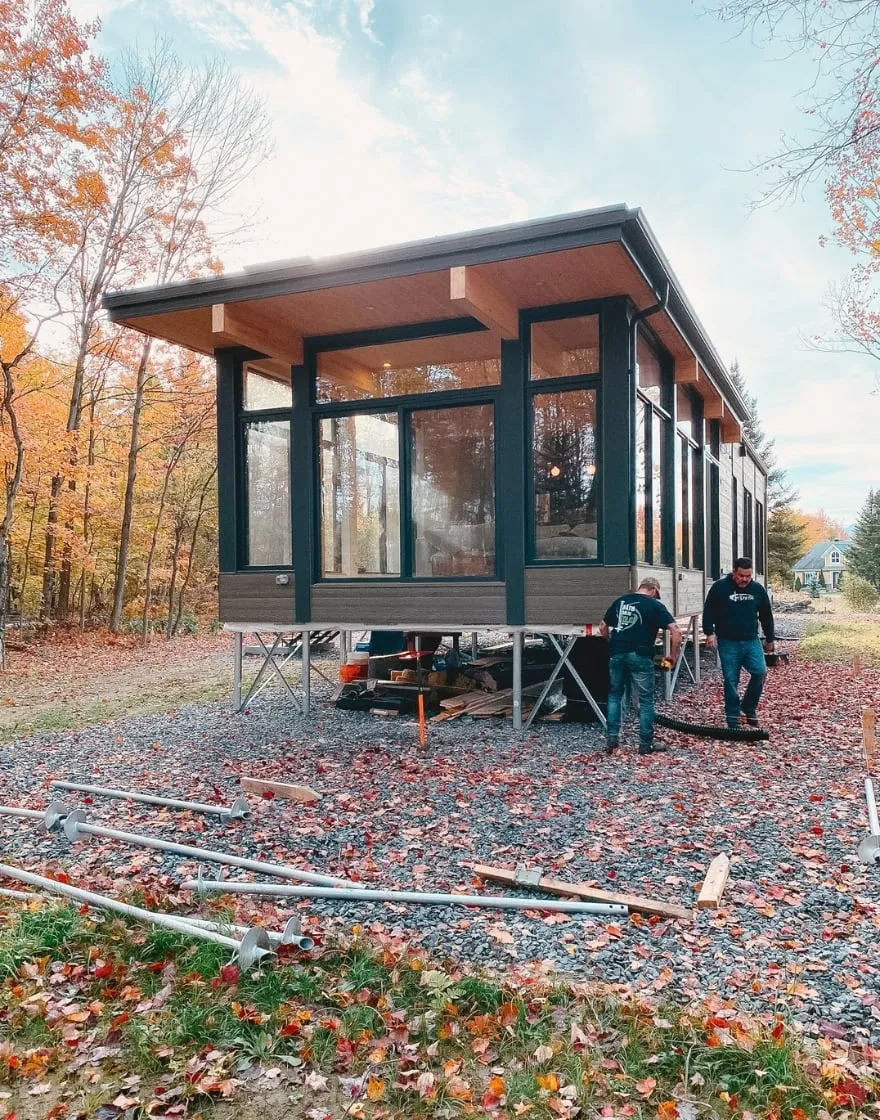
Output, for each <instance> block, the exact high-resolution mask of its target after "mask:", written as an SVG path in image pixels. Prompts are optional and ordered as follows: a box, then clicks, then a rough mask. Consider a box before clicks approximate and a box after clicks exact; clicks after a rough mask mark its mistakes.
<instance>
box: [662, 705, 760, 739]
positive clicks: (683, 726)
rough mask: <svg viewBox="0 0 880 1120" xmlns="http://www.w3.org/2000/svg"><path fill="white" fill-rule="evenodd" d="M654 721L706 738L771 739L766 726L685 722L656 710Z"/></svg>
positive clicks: (673, 729) (663, 725) (687, 733)
mask: <svg viewBox="0 0 880 1120" xmlns="http://www.w3.org/2000/svg"><path fill="white" fill-rule="evenodd" d="M654 721H655V722H656V723H659V724H660V726H661V727H668V728H669V730H670V731H681V732H683V733H684V734H685V735H698V736H700V737H702V738H704V739H729V740H731V741H732V742H734V743H753V742H757V741H759V740H761V739H769V738H770V732H769V731H768V730H767V729H766V728H765V727H718V726H716V725H715V724H713V723H685V721H684V720H683V719H671V718H670V717H669V716H664V715H661V713H660V712H656V713H655V715H654Z"/></svg>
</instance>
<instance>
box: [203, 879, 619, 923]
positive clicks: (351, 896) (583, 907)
mask: <svg viewBox="0 0 880 1120" xmlns="http://www.w3.org/2000/svg"><path fill="white" fill-rule="evenodd" d="M181 890H185V891H198V892H202V893H206V892H214V893H221V894H257V895H268V896H270V897H272V898H327V899H335V900H336V901H337V902H411V903H414V904H416V905H417V906H476V907H480V908H485V909H489V910H552V911H556V912H557V913H560V914H593V915H603V916H606V917H623V916H625V915H626V914H627V913H628V912H629V911H628V910H627V908H626V907H625V906H617V905H616V904H611V903H605V902H571V901H569V900H568V899H558V898H555V899H552V900H548V899H545V898H510V897H508V896H507V895H481V894H428V893H425V892H422V891H387V890H369V889H366V888H361V887H345V888H334V887H290V886H287V885H286V884H275V883H245V882H240V881H236V882H231V881H227V880H224V879H221V880H210V879H190V880H187V882H185V883H181Z"/></svg>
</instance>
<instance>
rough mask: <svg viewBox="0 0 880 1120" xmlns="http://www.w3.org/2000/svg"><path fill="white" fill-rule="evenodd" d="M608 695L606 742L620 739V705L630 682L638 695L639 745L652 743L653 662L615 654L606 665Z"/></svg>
mask: <svg viewBox="0 0 880 1120" xmlns="http://www.w3.org/2000/svg"><path fill="white" fill-rule="evenodd" d="M608 675H609V677H610V678H611V691H610V692H609V693H608V714H607V721H608V727H607V732H608V738H609V740H615V739H619V738H620V705H621V701H622V700H623V697H624V696H625V695H626V694H627V691H628V686H629V682H630V681H632V683H633V685H634V686H635V689H636V692H637V693H638V694H639V742H640V743H641V745H642V746H643V747H650V746H651V745H652V743H653V742H654V661H653V658H650V657H645V656H644V654H641V653H616V654H615V655H614V656H613V657H612V658H611V660H610V661H609V663H608Z"/></svg>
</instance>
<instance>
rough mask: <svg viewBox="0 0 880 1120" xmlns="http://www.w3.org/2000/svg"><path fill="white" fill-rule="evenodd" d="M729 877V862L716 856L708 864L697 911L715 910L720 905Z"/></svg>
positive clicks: (723, 857) (721, 856) (724, 857)
mask: <svg viewBox="0 0 880 1120" xmlns="http://www.w3.org/2000/svg"><path fill="white" fill-rule="evenodd" d="M729 875H730V860H729V859H728V858H727V856H726V855H725V854H724V852H722V853H721V855H720V856H716V857H715V858H714V859H713V860H712V862H711V863H710V864H709V870H708V871H707V872H706V878H705V879H704V880H703V887H702V889H701V891H700V896H699V898H698V899H697V909H698V910H717V909H718V907H719V906H720V905H721V896H722V894H723V893H724V888H725V887H726V886H727V880H728V877H729Z"/></svg>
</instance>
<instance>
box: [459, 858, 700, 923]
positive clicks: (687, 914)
mask: <svg viewBox="0 0 880 1120" xmlns="http://www.w3.org/2000/svg"><path fill="white" fill-rule="evenodd" d="M473 872H474V874H475V875H476V876H477V877H478V878H480V879H485V880H487V881H488V882H490V883H503V884H504V885H505V886H508V887H514V886H515V887H528V888H529V889H531V890H536V891H544V892H545V893H547V894H556V895H562V896H563V897H574V898H583V899H589V900H590V901H593V902H608V903H613V904H616V905H618V906H625V907H626V908H627V910H628V911H629V912H630V913H631V914H656V915H658V916H659V917H662V918H678V919H680V920H682V921H690V920H691V919H692V918H693V914H692V912H691V911H690V910H685V909H684V907H682V906H675V905H674V904H673V903H671V902H660V901H657V900H655V899H651V898H642V897H640V896H638V895H630V894H616V893H614V892H612V891H603V890H600V889H599V888H598V887H593V886H590V885H589V884H588V883H566V882H564V881H563V880H562V879H550V878H548V877H547V876H545V875H544V873H543V872H542V871H541V869H540V868H536V869H534V870H532V871H526V870H525V868H522V867H518V868H517V869H516V870H515V871H511V870H510V869H508V868H505V867H487V866H485V864H482V863H476V864H474V867H473ZM536 905H538V904H537V903H536Z"/></svg>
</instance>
